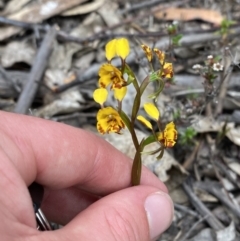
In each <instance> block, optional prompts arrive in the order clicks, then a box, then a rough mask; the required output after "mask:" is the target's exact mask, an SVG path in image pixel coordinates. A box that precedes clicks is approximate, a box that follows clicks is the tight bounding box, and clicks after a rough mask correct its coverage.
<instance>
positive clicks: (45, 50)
mask: <svg viewBox="0 0 240 241" xmlns="http://www.w3.org/2000/svg"><path fill="white" fill-rule="evenodd" d="M56 33H57V31H56V29H55V28H51V29H49V30H48V33H47V34H46V36H45V37H44V39H43V42H42V44H41V47H40V49H39V51H38V53H37V56H36V59H35V61H34V63H33V66H32V69H31V72H30V74H29V79H28V81H27V83H26V84H25V86H24V88H23V90H22V93H21V95H20V97H19V99H18V102H17V105H16V107H15V109H14V112H16V113H21V114H26V113H27V112H28V109H29V107H30V106H31V104H32V102H33V100H34V97H35V94H36V92H37V89H38V87H39V84H40V82H41V80H42V77H43V74H44V71H45V69H46V67H47V63H48V59H49V57H50V54H51V52H52V47H53V40H54V39H55V36H56Z"/></svg>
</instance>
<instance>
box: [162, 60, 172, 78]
mask: <svg viewBox="0 0 240 241" xmlns="http://www.w3.org/2000/svg"><path fill="white" fill-rule="evenodd" d="M162 77H165V78H168V79H171V78H172V77H173V66H172V63H165V64H164V66H163V70H162Z"/></svg>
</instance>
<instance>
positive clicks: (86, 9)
mask: <svg viewBox="0 0 240 241" xmlns="http://www.w3.org/2000/svg"><path fill="white" fill-rule="evenodd" d="M104 2H105V0H95V1H93V2H90V3H86V4H83V5H81V6H79V7H75V8H72V9H69V10H67V11H65V12H63V13H62V14H61V15H62V16H74V15H80V14H86V13H90V12H94V11H96V10H97V9H98V8H100V7H101V6H102V5H103V4H104Z"/></svg>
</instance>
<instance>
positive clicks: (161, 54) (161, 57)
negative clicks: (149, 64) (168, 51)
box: [153, 48, 165, 64]
mask: <svg viewBox="0 0 240 241" xmlns="http://www.w3.org/2000/svg"><path fill="white" fill-rule="evenodd" d="M153 51H154V53H155V54H156V56H157V58H158V60H159V62H160V63H161V64H163V63H164V61H165V54H164V52H162V51H161V50H159V49H157V48H154V49H153Z"/></svg>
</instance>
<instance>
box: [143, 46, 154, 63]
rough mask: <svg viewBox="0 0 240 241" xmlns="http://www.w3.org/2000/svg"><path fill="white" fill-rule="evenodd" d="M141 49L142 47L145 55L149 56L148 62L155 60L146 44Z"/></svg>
mask: <svg viewBox="0 0 240 241" xmlns="http://www.w3.org/2000/svg"><path fill="white" fill-rule="evenodd" d="M141 47H142V49H143V51H144V52H145V55H146V56H147V59H148V61H149V62H151V61H152V58H153V54H152V50H151V48H150V47H148V46H147V45H145V44H142V45H141Z"/></svg>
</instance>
